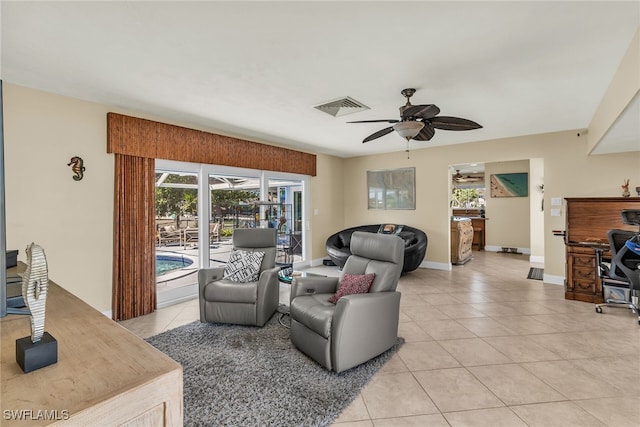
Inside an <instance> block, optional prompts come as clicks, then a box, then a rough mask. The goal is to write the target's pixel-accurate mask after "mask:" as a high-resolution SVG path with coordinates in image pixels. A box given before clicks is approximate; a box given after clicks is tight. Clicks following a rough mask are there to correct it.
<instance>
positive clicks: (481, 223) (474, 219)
mask: <svg viewBox="0 0 640 427" xmlns="http://www.w3.org/2000/svg"><path fill="white" fill-rule="evenodd" d="M483 214H484V210H482V211H481V210H480V209H460V208H456V209H453V216H454V217H459V218H469V219H470V220H471V225H472V226H473V244H472V245H471V246H472V249H475V250H477V251H483V250H484V247H485V246H486V244H487V243H486V241H487V236H486V227H485V221H486V220H487V219H488V218H485V217H484V216H481V215H483Z"/></svg>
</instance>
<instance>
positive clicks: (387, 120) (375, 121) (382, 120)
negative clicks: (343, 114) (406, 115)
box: [347, 119, 400, 123]
mask: <svg viewBox="0 0 640 427" xmlns="http://www.w3.org/2000/svg"><path fill="white" fill-rule="evenodd" d="M399 121H400V120H395V119H381V120H358V121H355V122H347V123H382V122H386V123H398V122H399Z"/></svg>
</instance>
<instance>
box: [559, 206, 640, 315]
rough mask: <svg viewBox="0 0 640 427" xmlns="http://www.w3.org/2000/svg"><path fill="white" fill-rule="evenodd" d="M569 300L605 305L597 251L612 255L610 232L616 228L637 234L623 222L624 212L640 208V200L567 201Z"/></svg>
mask: <svg viewBox="0 0 640 427" xmlns="http://www.w3.org/2000/svg"><path fill="white" fill-rule="evenodd" d="M565 200H566V203H567V209H566V229H565V237H564V239H565V248H566V261H567V263H566V267H567V275H566V280H565V298H566V299H572V300H578V301H585V302H593V303H597V304H599V303H602V302H603V294H602V280H601V279H600V275H599V274H598V265H597V262H596V251H595V250H596V249H602V250H603V255H604V256H605V257H607V256H610V255H611V254H610V252H609V241H608V239H607V233H608V232H609V230H611V229H612V228H620V229H623V230H631V231H637V229H636V228H635V227H634V226H631V225H627V224H625V223H623V222H622V215H621V212H622V210H623V209H640V197H590V198H586V197H585V198H567V199H565Z"/></svg>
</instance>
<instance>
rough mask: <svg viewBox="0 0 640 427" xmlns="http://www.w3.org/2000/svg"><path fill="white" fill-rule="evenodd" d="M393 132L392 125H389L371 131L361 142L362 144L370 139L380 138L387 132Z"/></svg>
mask: <svg viewBox="0 0 640 427" xmlns="http://www.w3.org/2000/svg"><path fill="white" fill-rule="evenodd" d="M391 132H393V126H389V127H388V128H384V129H381V130H379V131H378V132H375V133H372V134H371V135H369V136H368V137H366V138H365V139H364V140H363V141H362V143H363V144H364V143H365V142H369V141H372V140H374V139H376V138H380V137H381V136H385V135H386V134H388V133H391Z"/></svg>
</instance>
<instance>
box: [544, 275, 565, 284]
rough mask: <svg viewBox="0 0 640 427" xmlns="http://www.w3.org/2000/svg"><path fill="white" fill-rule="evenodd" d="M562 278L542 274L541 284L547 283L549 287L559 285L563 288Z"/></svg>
mask: <svg viewBox="0 0 640 427" xmlns="http://www.w3.org/2000/svg"><path fill="white" fill-rule="evenodd" d="M564 279H565V277H564V276H553V275H551V274H546V273H545V274H544V275H543V276H542V282H543V283H548V284H550V285H560V286H564Z"/></svg>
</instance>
